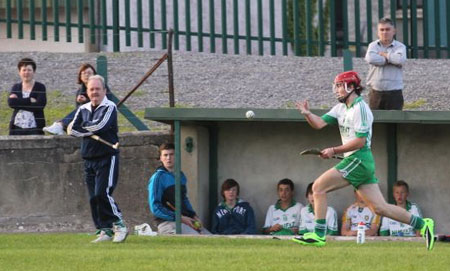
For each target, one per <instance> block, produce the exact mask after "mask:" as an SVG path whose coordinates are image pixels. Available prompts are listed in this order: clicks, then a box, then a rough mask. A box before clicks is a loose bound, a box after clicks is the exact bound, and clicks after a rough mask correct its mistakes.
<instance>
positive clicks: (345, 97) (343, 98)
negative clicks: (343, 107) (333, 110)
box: [338, 84, 355, 103]
mask: <svg viewBox="0 0 450 271" xmlns="http://www.w3.org/2000/svg"><path fill="white" fill-rule="evenodd" d="M344 86H345V92H347V93H348V94H347V95H345V96H344V97H339V98H338V101H339V102H340V103H346V102H347V99H348V97H350V95H351V94H352V93H353V91H355V89H354V88H353V89H352V90H350V91H348V89H347V84H345V85H344Z"/></svg>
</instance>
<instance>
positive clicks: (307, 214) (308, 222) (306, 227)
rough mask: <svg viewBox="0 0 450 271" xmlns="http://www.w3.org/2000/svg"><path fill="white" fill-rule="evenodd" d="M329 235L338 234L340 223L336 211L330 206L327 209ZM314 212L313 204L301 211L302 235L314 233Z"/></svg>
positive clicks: (300, 229) (300, 230)
mask: <svg viewBox="0 0 450 271" xmlns="http://www.w3.org/2000/svg"><path fill="white" fill-rule="evenodd" d="M326 220H327V234H332V235H334V234H337V233H338V221H337V214H336V211H335V210H334V209H333V208H332V207H330V206H328V208H327V216H326ZM314 225H315V222H314V210H313V208H312V206H311V204H308V205H307V206H305V207H303V208H302V210H301V211H300V228H299V232H300V233H306V232H313V231H314Z"/></svg>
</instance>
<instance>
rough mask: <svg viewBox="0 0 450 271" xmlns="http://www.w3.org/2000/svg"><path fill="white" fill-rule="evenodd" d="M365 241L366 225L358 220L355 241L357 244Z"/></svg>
mask: <svg viewBox="0 0 450 271" xmlns="http://www.w3.org/2000/svg"><path fill="white" fill-rule="evenodd" d="M365 241H366V225H365V224H364V222H360V223H359V224H358V232H357V234H356V243H357V244H364V242H365Z"/></svg>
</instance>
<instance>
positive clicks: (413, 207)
mask: <svg viewBox="0 0 450 271" xmlns="http://www.w3.org/2000/svg"><path fill="white" fill-rule="evenodd" d="M393 194H394V200H395V205H397V206H399V207H402V208H403V209H405V210H406V211H408V212H410V213H411V214H413V215H415V216H419V217H422V212H421V211H420V209H419V206H417V204H415V203H412V202H409V201H408V200H407V198H408V196H409V186H408V184H407V183H406V182H405V181H396V182H395V183H394V186H393ZM380 235H381V236H389V235H390V236H405V237H414V236H420V232H419V231H417V230H414V228H413V227H411V226H410V225H408V224H405V223H401V222H398V221H396V220H393V219H391V218H388V217H383V219H382V220H381V228H380Z"/></svg>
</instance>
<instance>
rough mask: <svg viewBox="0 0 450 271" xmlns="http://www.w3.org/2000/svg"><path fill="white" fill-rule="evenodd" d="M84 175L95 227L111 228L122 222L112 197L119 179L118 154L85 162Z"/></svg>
mask: <svg viewBox="0 0 450 271" xmlns="http://www.w3.org/2000/svg"><path fill="white" fill-rule="evenodd" d="M84 173H85V181H86V184H87V188H88V192H89V203H90V205H91V213H92V219H93V220H94V224H95V227H96V228H97V229H104V228H112V224H113V223H114V222H117V221H120V220H122V214H121V212H120V210H119V206H118V205H117V203H116V202H115V201H114V199H113V197H112V193H113V192H114V188H115V187H116V185H117V180H118V177H119V154H116V155H112V156H106V157H104V158H100V159H93V160H85V162H84Z"/></svg>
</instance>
